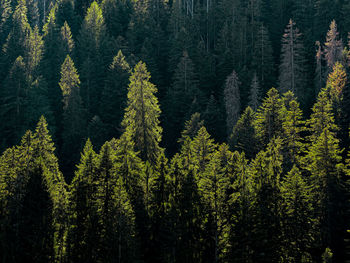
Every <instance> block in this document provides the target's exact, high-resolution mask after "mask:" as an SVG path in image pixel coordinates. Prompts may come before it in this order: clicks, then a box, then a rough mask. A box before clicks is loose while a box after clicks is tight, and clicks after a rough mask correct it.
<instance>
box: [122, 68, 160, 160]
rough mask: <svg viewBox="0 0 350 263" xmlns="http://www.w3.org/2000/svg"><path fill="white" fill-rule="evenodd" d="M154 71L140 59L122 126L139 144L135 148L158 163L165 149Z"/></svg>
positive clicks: (134, 72)
mask: <svg viewBox="0 0 350 263" xmlns="http://www.w3.org/2000/svg"><path fill="white" fill-rule="evenodd" d="M150 77H151V76H150V74H149V72H148V71H147V69H146V65H145V64H144V63H142V62H139V63H138V64H137V65H136V66H135V68H134V70H133V72H132V75H131V77H130V84H129V90H128V105H127V108H126V109H125V115H124V119H123V121H122V126H123V127H124V129H125V136H128V137H129V136H130V137H129V138H130V140H132V141H133V142H134V143H135V150H136V151H140V157H141V159H142V160H144V161H146V160H148V161H149V162H150V163H151V164H152V165H154V164H155V163H156V160H157V158H158V156H159V154H160V153H161V152H162V149H161V148H160V146H159V143H160V141H161V133H162V128H161V127H160V126H159V119H158V118H159V115H160V109H159V105H158V99H157V97H156V96H155V93H156V92H157V89H156V87H155V86H154V85H153V84H152V83H151V82H149V79H150Z"/></svg>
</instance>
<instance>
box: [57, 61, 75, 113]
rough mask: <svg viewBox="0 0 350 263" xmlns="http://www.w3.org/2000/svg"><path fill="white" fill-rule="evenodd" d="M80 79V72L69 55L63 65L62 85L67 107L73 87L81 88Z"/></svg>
mask: <svg viewBox="0 0 350 263" xmlns="http://www.w3.org/2000/svg"><path fill="white" fill-rule="evenodd" d="M79 84H80V80H79V75H78V72H77V70H76V68H75V66H74V62H73V60H72V59H71V58H70V56H69V55H67V57H66V59H65V60H64V62H63V64H62V66H61V80H60V83H59V85H60V87H61V90H62V93H63V97H64V102H65V107H67V104H68V99H67V98H68V97H69V96H70V94H71V92H72V89H77V88H79Z"/></svg>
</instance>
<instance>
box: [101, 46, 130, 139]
mask: <svg viewBox="0 0 350 263" xmlns="http://www.w3.org/2000/svg"><path fill="white" fill-rule="evenodd" d="M130 72H131V69H130V66H129V64H128V62H127V61H126V58H125V56H124V54H123V53H122V51H121V50H119V51H118V54H117V55H116V56H115V57H114V58H113V62H112V63H111V65H110V66H109V70H108V73H107V77H106V83H105V87H104V89H103V92H102V98H101V105H100V110H99V116H100V117H101V120H102V122H103V123H104V124H105V125H106V126H107V127H106V136H104V137H103V138H100V141H103V142H104V141H106V140H107V139H108V140H110V139H112V138H113V137H117V136H118V135H120V133H121V130H120V123H121V121H122V117H123V113H124V109H125V108H126V103H127V88H128V83H129V77H130ZM98 136H101V135H98ZM96 139H97V138H96Z"/></svg>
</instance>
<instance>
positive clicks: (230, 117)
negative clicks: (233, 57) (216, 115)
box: [224, 71, 241, 134]
mask: <svg viewBox="0 0 350 263" xmlns="http://www.w3.org/2000/svg"><path fill="white" fill-rule="evenodd" d="M239 85H240V82H239V80H238V76H237V73H236V71H233V72H232V74H231V75H230V76H228V77H227V79H226V83H225V90H224V96H225V107H226V127H227V132H228V134H230V133H231V131H232V129H233V127H234V126H235V124H236V122H237V120H238V118H239V113H240V109H241V99H240V92H239Z"/></svg>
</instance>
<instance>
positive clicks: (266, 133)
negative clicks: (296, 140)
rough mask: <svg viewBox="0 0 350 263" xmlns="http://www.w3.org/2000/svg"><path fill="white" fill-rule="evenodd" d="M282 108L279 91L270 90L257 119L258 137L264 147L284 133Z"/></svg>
mask: <svg viewBox="0 0 350 263" xmlns="http://www.w3.org/2000/svg"><path fill="white" fill-rule="evenodd" d="M282 108H283V104H282V101H281V99H280V96H279V94H278V91H277V90H276V89H274V88H272V89H270V90H269V91H268V93H267V97H266V98H265V99H264V100H263V103H262V105H261V106H260V108H259V109H258V112H257V115H256V119H255V127H256V132H257V136H258V138H259V139H260V140H261V142H262V143H263V144H264V145H267V144H268V143H269V141H270V140H271V139H272V138H273V137H276V136H279V135H281V133H282V120H283V119H282V118H281V112H282Z"/></svg>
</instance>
